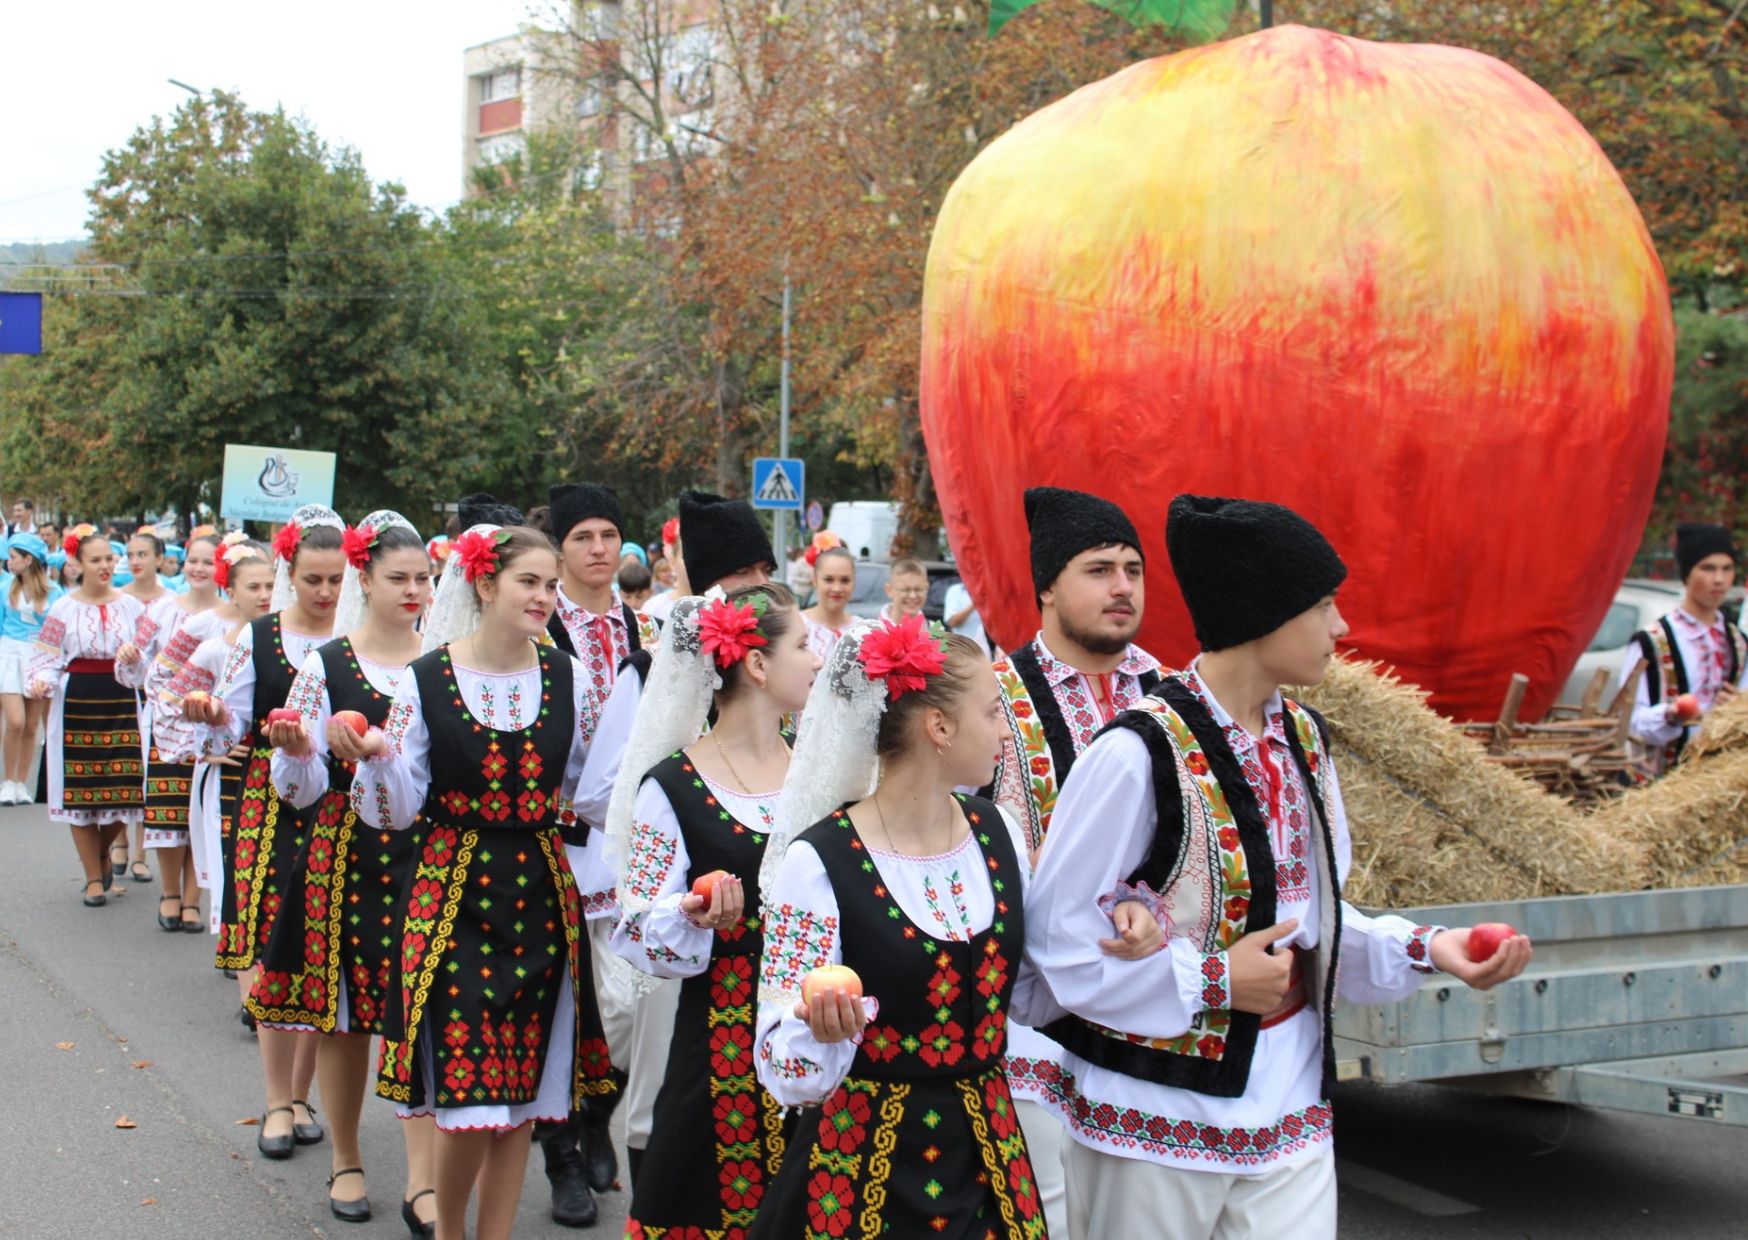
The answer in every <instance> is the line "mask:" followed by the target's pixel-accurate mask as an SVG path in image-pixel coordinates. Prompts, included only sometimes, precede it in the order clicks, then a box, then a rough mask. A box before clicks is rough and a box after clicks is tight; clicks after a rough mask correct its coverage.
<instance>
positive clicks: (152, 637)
mask: <svg viewBox="0 0 1748 1240" xmlns="http://www.w3.org/2000/svg"><path fill="white" fill-rule="evenodd" d="M139 542H140V538H139V536H138V535H136V536H135V539H134V545H136V546H137V544H138V543H139ZM190 545H191V548H192V552H191V555H190V557H189V565H188V593H186V594H176V593H173V592H171V591H169V590H165V591H163V592H161V593H160V594H159V595H158V597H157V598H156V599H154V600H153V601H152V602H151V603H149V604H148V605H147V606H146V611H145V614H144V615H142V616H141V617H140V620H139V623H138V624H137V625H135V626H134V634H133V638H132V640H130V641H128V642H127V643H126V644H124V645H123V646H122V648H121V649H120V650H118V651H117V652H116V655H115V678H116V680H118V681H120V682H121V683H122V684H124V685H126V686H128V687H129V688H131V689H136V690H138V691H139V692H140V731H141V738H140V744H141V749H142V750H143V752H144V754H145V763H146V804H145V814H144V825H145V836H144V840H143V843H144V846H145V847H146V848H149V849H152V850H154V851H155V852H157V853H158V878H159V882H160V883H161V884H162V886H161V889H160V890H161V894H160V895H159V897H158V925H159V927H160V928H161V929H164V930H168V931H179V930H184V929H189V928H198V927H199V924H200V888H199V885H198V883H197V882H196V881H195V876H194V862H193V859H192V857H191V855H190V853H189V851H188V840H189V836H188V809H189V802H190V798H191V794H192V792H193V788H194V767H195V758H196V751H197V749H198V744H199V737H198V736H197V735H196V733H195V730H194V728H193V727H192V726H191V725H190V724H189V723H188V721H187V720H186V719H185V718H183V714H182V704H181V701H180V700H179V699H172V698H170V697H169V696H168V694H167V692H166V690H167V689H168V687H169V685H170V682H171V681H172V680H173V679H175V677H176V675H177V674H178V673H179V672H180V671H181V670H182V667H183V665H184V664H186V663H187V662H188V659H189V658H190V657H191V656H192V655H193V654H194V651H195V648H196V647H198V646H199V645H200V642H201V633H202V630H201V629H199V628H194V629H190V628H189V622H190V621H192V620H193V619H194V618H195V617H196V616H198V615H201V614H202V613H204V612H207V611H210V610H212V609H213V608H215V607H217V606H218V605H219V603H220V602H221V600H220V598H219V592H218V586H217V584H216V583H215V582H214V580H213V571H214V568H215V566H216V563H217V555H218V548H219V540H218V538H217V537H215V536H210V535H209V536H207V537H204V538H198V539H195V540H194V541H193V542H192V543H191V544H190ZM131 549H132V548H131V547H130V550H131ZM167 906H169V911H166V907H167ZM190 913H192V914H193V918H192V920H190V918H189V914H190Z"/></svg>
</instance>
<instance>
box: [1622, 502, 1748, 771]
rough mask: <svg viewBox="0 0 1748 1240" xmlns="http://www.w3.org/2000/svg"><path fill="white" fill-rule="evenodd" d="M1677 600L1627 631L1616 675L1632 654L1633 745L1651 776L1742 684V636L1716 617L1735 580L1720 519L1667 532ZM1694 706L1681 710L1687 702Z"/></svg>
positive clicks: (1747, 645)
mask: <svg viewBox="0 0 1748 1240" xmlns="http://www.w3.org/2000/svg"><path fill="white" fill-rule="evenodd" d="M1675 562H1676V566H1677V567H1678V568H1679V569H1680V571H1681V584H1682V595H1681V602H1680V604H1679V605H1677V606H1676V607H1675V608H1674V610H1672V611H1670V612H1669V614H1668V615H1666V616H1664V617H1663V618H1662V619H1661V620H1659V621H1657V623H1656V624H1653V625H1651V626H1650V627H1649V628H1647V629H1643V630H1641V631H1640V632H1638V633H1636V634H1634V636H1633V641H1632V644H1631V645H1629V646H1628V647H1627V653H1626V659H1625V661H1624V662H1623V664H1622V667H1621V673H1620V680H1621V682H1623V683H1624V682H1625V680H1626V678H1627V677H1628V676H1630V675H1631V674H1632V669H1633V668H1634V667H1635V666H1636V665H1637V664H1638V662H1639V660H1640V659H1643V660H1644V661H1645V674H1644V676H1643V677H1642V678H1640V680H1639V684H1638V688H1637V689H1636V690H1635V693H1634V698H1633V718H1632V730H1633V733H1632V734H1633V751H1634V757H1635V758H1636V759H1637V765H1638V767H1639V770H1640V772H1641V774H1642V775H1643V776H1644V777H1647V778H1655V777H1656V776H1658V775H1661V774H1663V773H1664V772H1666V771H1667V770H1669V768H1670V767H1671V766H1673V765H1674V764H1675V761H1676V759H1678V758H1680V757H1681V753H1682V750H1684V749H1685V748H1686V747H1687V743H1688V742H1689V741H1690V740H1692V739H1693V737H1694V736H1695V735H1697V734H1698V732H1699V729H1700V725H1701V724H1702V723H1703V722H1704V720H1705V717H1706V716H1707V715H1708V714H1710V713H1711V712H1712V711H1713V710H1714V709H1716V708H1717V707H1719V706H1722V705H1723V704H1724V703H1726V702H1728V701H1730V700H1731V699H1733V698H1734V697H1735V696H1736V695H1737V694H1738V693H1740V692H1741V691H1742V689H1743V688H1744V687H1745V686H1748V634H1744V633H1743V631H1742V629H1741V628H1740V627H1738V626H1737V625H1734V624H1731V623H1730V620H1729V618H1728V617H1727V616H1725V615H1724V612H1723V607H1724V600H1725V598H1727V597H1728V596H1729V593H1730V587H1731V586H1733V585H1735V584H1736V565H1737V555H1736V544H1735V541H1734V539H1732V537H1731V536H1730V531H1729V530H1728V529H1727V528H1726V527H1724V526H1722V525H1699V524H1689V525H1682V526H1681V527H1679V528H1678V529H1677V530H1676V532H1675ZM1684 697H1691V698H1692V702H1691V706H1692V707H1695V708H1697V709H1692V710H1684V709H1683V708H1684V707H1687V706H1689V705H1690V703H1688V702H1685V701H1683V700H1682V699H1683V698H1684Z"/></svg>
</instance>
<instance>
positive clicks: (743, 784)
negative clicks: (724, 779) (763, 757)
mask: <svg viewBox="0 0 1748 1240" xmlns="http://www.w3.org/2000/svg"><path fill="white" fill-rule="evenodd" d="M710 739H711V741H713V742H714V743H715V745H716V752H717V753H719V754H721V755H722V764H723V765H724V766H726V767H727V768H728V773H729V774H730V775H732V776H734V782H735V783H737V784H739V785H740V790H741V791H742V792H744V793H746V795H748V796H749V797H750V796H752V795H753V790H752V788H751V787H750V786H749V785H748V784H747V781H746V780H744V779H742V778H741V777H740V772H739V771H737V770H735V769H734V763H733V762H731V761H729V758H728V750H726V749H724V748H723V747H722V736H721V734H720V733H717V732H712V733H711V734H710Z"/></svg>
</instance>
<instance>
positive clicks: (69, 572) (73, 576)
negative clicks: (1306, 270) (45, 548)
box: [49, 526, 113, 591]
mask: <svg viewBox="0 0 1748 1240" xmlns="http://www.w3.org/2000/svg"><path fill="white" fill-rule="evenodd" d="M74 528H75V529H76V528H78V527H76V526H75V527H74ZM65 542H66V540H65V539H62V540H61V543H60V544H56V549H55V550H54V551H51V552H50V553H49V572H50V573H52V574H53V575H54V578H55V584H57V585H59V586H60V587H61V589H62V590H63V591H66V590H77V589H78V588H79V578H80V577H81V576H83V575H84V574H83V570H82V569H80V567H79V557H78V556H76V555H68V554H67V553H66V551H65V550H63V549H61V548H62V546H63V545H64V544H65ZM112 580H113V579H112Z"/></svg>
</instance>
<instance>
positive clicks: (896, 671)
mask: <svg viewBox="0 0 1748 1240" xmlns="http://www.w3.org/2000/svg"><path fill="white" fill-rule="evenodd" d="M856 657H857V659H858V660H860V661H861V664H862V672H863V674H864V675H866V676H867V677H868V679H869V680H871V681H873V680H878V681H884V682H885V684H886V697H887V700H888V701H892V702H896V701H898V699H899V698H901V697H903V696H904V695H905V694H907V693H911V692H913V691H915V692H920V691H921V690H924V689H927V688H928V687H929V677H930V676H939V675H940V674H941V673H942V672H944V671H946V670H947V632H946V630H945V629H943V628H942V627H941V626H940V625H938V624H925V623H924V621H923V618H922V616H921V615H920V614H918V615H914V616H907V617H906V618H905V619H903V620H900V621H899V622H898V623H896V624H894V623H893V622H892V621H890V620H887V621H884V622H883V623H882V624H881V626H880V627H879V628H877V629H875V630H874V631H873V632H871V633H869V634H867V635H866V636H865V637H863V638H862V644H861V647H860V649H859V650H858V651H857V654H856Z"/></svg>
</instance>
